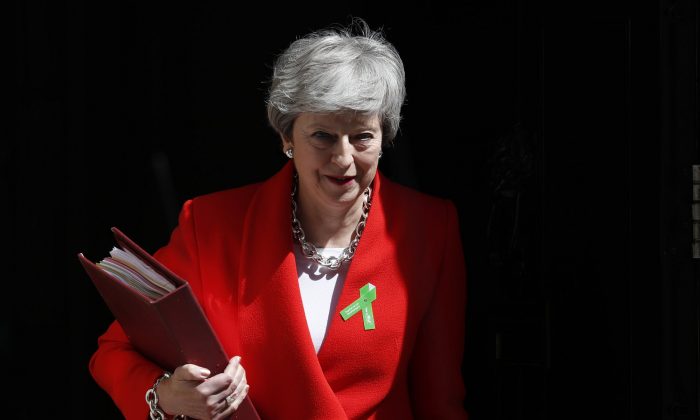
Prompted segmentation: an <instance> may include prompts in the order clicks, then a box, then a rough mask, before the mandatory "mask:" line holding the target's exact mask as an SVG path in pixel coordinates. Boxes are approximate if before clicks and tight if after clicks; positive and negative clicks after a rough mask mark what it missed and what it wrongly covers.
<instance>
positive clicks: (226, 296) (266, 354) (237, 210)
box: [90, 163, 466, 420]
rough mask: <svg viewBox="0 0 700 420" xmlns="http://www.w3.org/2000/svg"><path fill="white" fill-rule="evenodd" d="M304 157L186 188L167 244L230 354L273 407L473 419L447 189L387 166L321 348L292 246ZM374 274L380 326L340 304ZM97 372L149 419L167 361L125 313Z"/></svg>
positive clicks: (267, 408)
mask: <svg viewBox="0 0 700 420" xmlns="http://www.w3.org/2000/svg"><path fill="white" fill-rule="evenodd" d="M292 171H293V169H292V165H291V163H289V164H287V165H286V166H285V167H284V168H283V169H282V170H281V171H280V172H279V173H277V174H276V175H274V176H273V177H272V178H270V179H269V180H268V181H266V182H263V183H260V184H255V185H250V186H246V187H242V188H237V189H232V190H227V191H222V192H217V193H213V194H209V195H205V196H202V197H198V198H195V199H193V200H190V201H187V202H186V203H185V205H184V208H183V210H182V212H181V214H180V221H179V226H178V227H177V228H176V229H175V230H174V231H173V234H172V237H171V240H170V243H169V244H168V245H167V246H165V247H164V248H162V249H160V250H159V251H158V252H157V253H156V255H155V256H156V258H158V259H159V260H160V261H162V262H163V263H165V264H166V265H167V266H169V267H170V268H171V269H172V270H173V271H174V272H176V273H177V274H179V275H180V276H182V277H183V278H185V279H188V281H189V282H190V284H191V287H192V289H193V291H194V292H195V294H196V296H197V298H198V299H199V301H200V303H201V304H202V307H203V308H204V311H205V313H206V315H207V317H208V319H209V321H210V322H211V324H212V326H213V327H214V329H215V331H216V333H217V334H218V336H219V338H220V340H221V342H222V344H223V346H224V349H225V350H226V352H227V353H228V355H229V357H233V356H234V355H241V356H242V364H243V366H244V367H245V369H246V374H247V378H248V383H249V384H250V397H251V399H252V401H253V403H254V404H255V406H256V408H257V410H258V412H259V413H260V415H261V417H262V418H263V419H304V420H307V419H324V420H325V419H346V418H351V419H367V418H372V419H410V418H413V417H415V418H426V419H427V418H430V419H437V418H439V419H457V418H459V419H462V418H466V413H465V411H464V409H463V405H462V404H463V398H464V385H463V382H462V377H461V361H462V351H463V343H464V304H465V270H464V259H463V255H462V247H461V244H460V239H459V229H458V224H457V214H456V211H455V208H454V206H453V205H452V204H451V203H450V202H449V201H447V200H442V199H438V198H433V197H429V196H427V195H424V194H421V193H419V192H416V191H413V190H411V189H408V188H406V187H403V186H400V185H398V184H395V183H393V182H391V181H389V180H388V179H386V178H384V177H383V176H382V175H381V174H380V173H378V174H377V176H376V177H375V180H374V194H373V201H372V208H371V210H370V213H369V217H368V220H367V225H366V228H365V231H364V234H363V236H362V239H361V240H360V243H359V246H358V247H357V251H356V253H355V257H354V258H353V260H352V261H351V263H350V268H349V270H348V273H347V278H346V280H345V284H344V286H343V290H342V293H341V296H340V300H339V302H338V306H337V308H336V309H335V315H334V316H333V318H332V319H331V321H330V325H329V329H328V332H327V335H326V338H325V341H324V342H323V345H322V347H321V349H320V351H319V353H318V355H317V354H316V352H315V350H314V346H313V343H312V341H311V336H310V334H309V330H308V327H307V324H306V319H305V315H304V309H303V305H302V301H301V296H300V293H299V286H298V279H297V271H296V265H295V260H294V254H293V251H292V244H293V242H292V235H291V225H290V214H291V207H290V192H291V183H292ZM368 282H371V283H372V284H374V285H375V286H376V288H377V298H376V300H375V301H374V303H373V305H372V307H373V312H374V317H375V323H376V329H374V330H367V331H366V330H365V329H364V328H363V322H362V316H361V315H360V314H358V315H356V316H353V317H351V318H349V319H348V320H347V321H343V319H342V318H341V316H340V315H339V311H340V310H341V309H343V308H345V307H346V306H347V305H349V304H350V303H351V302H353V301H354V300H356V299H357V298H358V297H359V290H360V288H361V287H362V286H363V285H365V284H366V283H368ZM98 344H99V345H98V349H97V351H96V352H95V354H94V355H93V356H92V359H91V361H90V372H91V373H92V375H93V377H94V378H95V380H96V381H97V383H98V384H99V385H100V386H101V387H102V388H103V389H104V390H105V391H107V392H108V393H109V395H110V396H111V397H112V399H113V400H114V401H115V403H116V404H117V406H118V407H119V408H120V409H121V411H122V413H123V414H124V415H125V416H126V418H127V419H139V420H143V419H145V418H146V417H147V413H148V409H147V406H146V403H145V402H144V394H145V392H146V390H147V389H148V388H149V387H151V386H152V385H153V382H154V380H155V379H156V378H157V377H158V376H160V375H161V374H162V369H161V368H159V367H158V366H156V365H154V364H153V363H151V362H150V361H148V360H146V359H144V358H143V357H142V356H140V355H139V354H138V353H136V352H135V351H134V350H133V349H132V347H131V346H130V345H129V342H128V339H127V338H126V336H125V334H124V332H123V330H122V329H121V327H120V326H119V324H118V323H116V322H115V323H113V324H112V325H111V326H110V327H109V329H108V330H107V331H106V332H105V333H104V334H103V335H102V336H101V337H100V338H99V340H98Z"/></svg>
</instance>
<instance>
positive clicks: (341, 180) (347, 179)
mask: <svg viewBox="0 0 700 420" xmlns="http://www.w3.org/2000/svg"><path fill="white" fill-rule="evenodd" d="M326 178H328V179H329V180H330V181H331V182H333V183H334V184H338V185H346V184H349V183H350V182H352V180H353V179H355V177H354V176H340V177H335V176H329V175H326Z"/></svg>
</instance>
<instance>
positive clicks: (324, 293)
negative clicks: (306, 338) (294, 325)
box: [294, 244, 350, 354]
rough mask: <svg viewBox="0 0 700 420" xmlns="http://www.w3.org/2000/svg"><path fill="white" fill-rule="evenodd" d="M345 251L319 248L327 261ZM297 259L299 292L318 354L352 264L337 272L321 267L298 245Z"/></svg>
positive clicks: (296, 248) (295, 247) (296, 245)
mask: <svg viewBox="0 0 700 420" xmlns="http://www.w3.org/2000/svg"><path fill="white" fill-rule="evenodd" d="M343 249H344V248H317V251H318V253H319V254H321V255H323V256H324V257H330V256H335V257H337V256H339V255H340V253H341V252H342V251H343ZM294 256H295V257H296V263H297V275H298V276H299V291H300V292H301V301H302V303H303V304H304V313H305V314H306V324H307V325H308V326H309V333H310V334H311V340H312V341H313V343H314V348H315V349H316V353H317V354H318V351H319V350H320V349H321V344H323V339H324V338H325V337H326V332H327V330H328V325H329V324H330V320H331V319H332V318H331V317H332V316H333V315H334V314H335V307H336V306H337V304H338V298H339V297H340V292H341V291H342V290H343V283H344V282H345V277H346V275H347V272H348V266H349V265H350V264H349V262H347V261H346V262H345V263H343V265H342V266H341V267H340V268H339V269H338V270H331V269H330V268H326V267H322V266H319V265H318V264H317V263H316V262H315V261H314V260H312V259H309V258H306V257H305V256H304V255H303V254H302V253H301V248H300V247H299V245H298V244H294Z"/></svg>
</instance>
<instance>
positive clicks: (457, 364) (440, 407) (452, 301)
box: [409, 202, 467, 419]
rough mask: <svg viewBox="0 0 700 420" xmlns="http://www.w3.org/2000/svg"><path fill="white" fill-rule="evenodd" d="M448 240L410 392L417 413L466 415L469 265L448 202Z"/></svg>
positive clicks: (422, 328) (422, 331)
mask: <svg viewBox="0 0 700 420" xmlns="http://www.w3.org/2000/svg"><path fill="white" fill-rule="evenodd" d="M445 219H446V223H445V229H446V230H445V234H444V236H443V237H444V238H445V245H444V252H443V255H442V258H443V259H442V264H441V267H440V269H439V274H438V276H437V281H436V284H435V289H434V290H433V296H432V301H431V303H430V305H429V308H428V311H427V313H426V314H425V316H424V318H423V320H422V322H421V325H420V327H419V330H418V335H417V338H416V344H415V348H414V350H413V354H412V357H411V361H410V366H409V375H410V381H409V384H410V392H411V401H412V404H413V409H414V413H415V415H416V418H418V419H431V418H439V419H466V418H467V413H466V411H465V409H464V396H465V390H464V382H463V379H462V355H463V350H464V324H465V322H464V321H465V320H464V316H465V302H466V270H465V266H464V254H463V253H462V244H461V240H460V233H459V225H458V220H457V211H456V209H455V206H454V204H452V203H451V202H447V205H446V217H445Z"/></svg>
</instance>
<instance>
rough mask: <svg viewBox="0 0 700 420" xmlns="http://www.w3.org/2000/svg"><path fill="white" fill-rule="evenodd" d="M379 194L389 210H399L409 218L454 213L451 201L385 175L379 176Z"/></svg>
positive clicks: (441, 215) (445, 215) (438, 216)
mask: <svg viewBox="0 0 700 420" xmlns="http://www.w3.org/2000/svg"><path fill="white" fill-rule="evenodd" d="M381 196H382V201H383V203H384V206H385V207H386V208H387V210H389V211H391V212H400V213H402V214H404V215H406V216H408V217H409V218H425V217H435V218H441V219H442V218H444V217H450V216H452V215H454V214H455V213H456V209H455V206H454V204H453V203H452V201H450V200H448V199H446V198H441V197H437V196H433V195H430V194H427V193H425V192H422V191H418V190H416V189H414V188H411V187H407V186H405V185H401V184H399V183H397V182H395V181H392V180H390V179H388V178H387V177H385V176H382V178H381Z"/></svg>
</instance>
